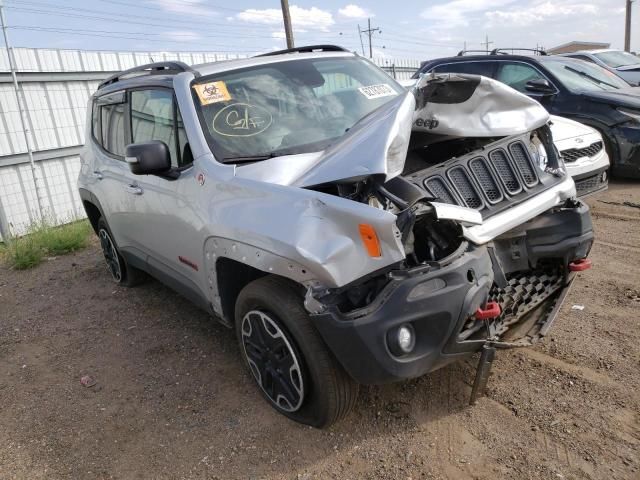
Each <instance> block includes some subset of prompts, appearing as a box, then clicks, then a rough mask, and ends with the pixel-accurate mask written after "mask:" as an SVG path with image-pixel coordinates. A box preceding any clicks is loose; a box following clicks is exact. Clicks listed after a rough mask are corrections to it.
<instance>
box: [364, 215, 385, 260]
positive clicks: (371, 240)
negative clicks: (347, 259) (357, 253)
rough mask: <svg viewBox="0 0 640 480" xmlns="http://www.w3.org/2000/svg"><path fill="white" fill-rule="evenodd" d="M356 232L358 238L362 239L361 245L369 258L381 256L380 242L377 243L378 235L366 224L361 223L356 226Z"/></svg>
mask: <svg viewBox="0 0 640 480" xmlns="http://www.w3.org/2000/svg"><path fill="white" fill-rule="evenodd" d="M358 230H360V238H362V243H364V246H365V248H366V249H367V253H368V254H369V256H370V257H380V256H382V250H380V242H379V241H378V235H377V234H376V231H375V229H374V228H373V227H372V226H371V225H369V224H368V223H361V224H360V225H358Z"/></svg>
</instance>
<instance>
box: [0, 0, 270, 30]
mask: <svg viewBox="0 0 640 480" xmlns="http://www.w3.org/2000/svg"><path fill="white" fill-rule="evenodd" d="M13 4H21V5H36V6H37V7H29V6H27V7H13V6H7V7H5V8H7V9H11V10H16V11H21V12H30V13H37V14H47V15H59V16H63V17H76V18H86V19H92V20H106V21H111V22H112V21H114V18H108V17H116V18H117V19H118V21H119V22H122V23H131V24H138V25H151V26H159V27H175V26H176V25H175V24H176V23H184V24H188V25H193V24H197V25H206V26H207V27H211V26H220V27H227V28H241V29H250V30H255V29H256V28H262V29H265V28H266V29H273V28H274V27H275V26H273V25H272V26H269V25H229V24H225V23H215V22H208V21H198V20H180V19H171V21H168V20H166V19H164V18H160V17H153V16H149V15H135V14H122V13H113V12H105V11H104V10H93V9H89V8H74V11H78V12H86V13H90V14H93V15H83V14H79V13H70V12H69V11H68V9H67V8H63V7H59V6H51V5H45V4H42V3H40V2H28V1H23V0H11V3H10V5H13ZM43 8H45V9H46V10H43ZM104 15H107V16H108V17H105V16H104ZM130 18H136V19H137V18H139V19H141V20H145V22H137V21H133V20H129V19H130ZM149 20H154V21H159V22H162V23H163V24H157V23H149V22H148V21H149Z"/></svg>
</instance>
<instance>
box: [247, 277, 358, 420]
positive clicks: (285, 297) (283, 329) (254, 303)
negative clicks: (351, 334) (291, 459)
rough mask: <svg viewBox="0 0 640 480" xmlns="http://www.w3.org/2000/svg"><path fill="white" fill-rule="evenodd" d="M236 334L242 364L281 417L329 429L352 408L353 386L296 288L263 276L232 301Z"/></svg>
mask: <svg viewBox="0 0 640 480" xmlns="http://www.w3.org/2000/svg"><path fill="white" fill-rule="evenodd" d="M235 320H236V334H237V337H238V342H239V343H240V351H241V353H242V356H243V358H244V361H245V364H246V365H247V366H248V367H249V370H250V371H251V374H252V376H253V378H254V380H255V381H256V383H257V384H258V386H259V388H260V391H261V393H262V394H263V396H264V397H265V398H266V399H267V400H268V401H269V403H271V405H272V406H273V407H274V408H275V409H276V410H278V411H279V412H280V413H282V414H284V415H286V416H287V417H289V418H291V419H293V420H295V421H297V422H300V423H305V424H307V425H313V426H315V427H328V426H329V425H331V424H332V423H334V422H336V421H338V420H340V419H341V418H343V417H344V416H345V415H347V413H349V411H350V410H351V409H352V408H353V405H354V404H355V402H356V399H357V395H358V384H357V383H355V382H354V381H353V380H352V379H351V378H350V377H349V376H348V375H347V373H346V372H345V371H344V369H343V368H342V366H341V365H340V364H339V363H338V362H337V361H336V359H335V358H334V357H333V355H332V354H331V352H330V351H329V350H328V349H327V347H326V346H325V344H324V342H323V340H322V338H321V337H320V335H319V334H318V332H317V330H316V329H315V327H314V326H313V324H312V323H311V320H310V319H309V316H308V314H307V312H306V310H305V309H304V306H303V304H302V299H301V297H300V295H298V293H297V291H296V288H295V285H294V284H292V283H291V282H289V281H287V280H285V279H282V278H278V277H271V276H267V277H262V278H260V279H258V280H255V281H253V282H251V283H250V284H249V285H247V286H246V287H245V288H244V289H243V290H242V291H241V292H240V295H239V296H238V300H237V302H236V319H235Z"/></svg>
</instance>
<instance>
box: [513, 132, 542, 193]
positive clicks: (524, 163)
mask: <svg viewBox="0 0 640 480" xmlns="http://www.w3.org/2000/svg"><path fill="white" fill-rule="evenodd" d="M509 151H510V152H511V158H513V161H514V163H515V165H516V167H517V169H518V171H519V172H520V175H522V179H523V180H524V184H525V185H526V186H527V187H529V188H531V187H533V186H534V185H536V184H537V183H538V175H536V171H535V169H534V167H533V164H532V163H531V159H530V158H529V154H528V152H527V149H526V148H525V146H524V145H523V144H522V143H520V142H516V143H512V144H511V145H509Z"/></svg>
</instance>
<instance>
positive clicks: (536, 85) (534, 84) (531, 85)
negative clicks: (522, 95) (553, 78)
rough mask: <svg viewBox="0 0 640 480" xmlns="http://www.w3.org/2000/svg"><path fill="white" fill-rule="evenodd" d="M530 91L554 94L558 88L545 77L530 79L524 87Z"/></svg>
mask: <svg viewBox="0 0 640 480" xmlns="http://www.w3.org/2000/svg"><path fill="white" fill-rule="evenodd" d="M524 88H525V89H526V90H527V91H528V92H532V93H542V94H543V95H553V94H554V93H556V89H555V88H554V87H553V86H552V85H551V84H550V83H549V81H548V80H546V79H544V78H536V79H534V80H529V81H528V82H527V83H526V84H525V87H524Z"/></svg>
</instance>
